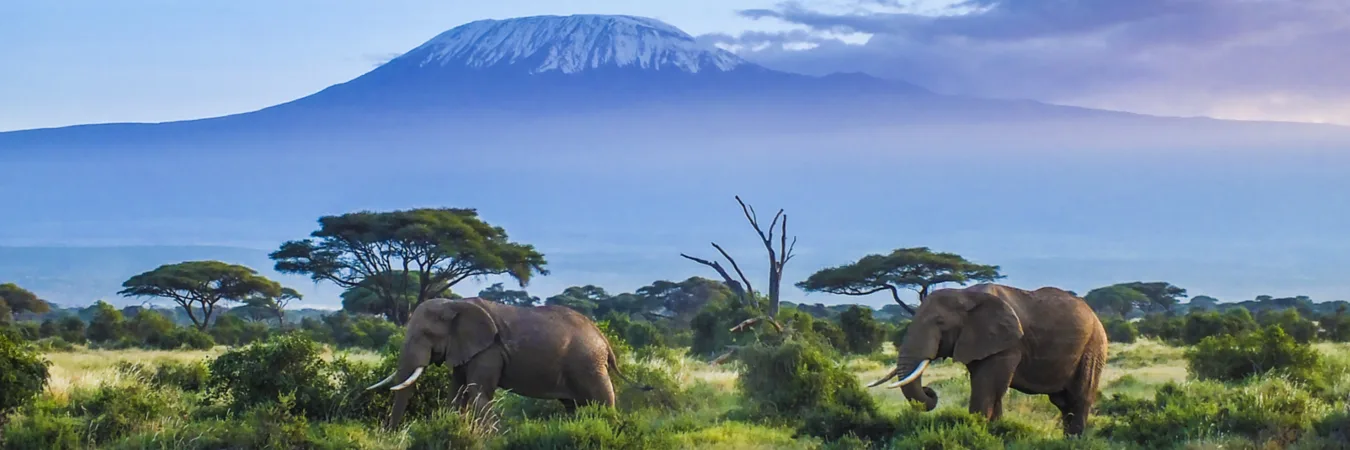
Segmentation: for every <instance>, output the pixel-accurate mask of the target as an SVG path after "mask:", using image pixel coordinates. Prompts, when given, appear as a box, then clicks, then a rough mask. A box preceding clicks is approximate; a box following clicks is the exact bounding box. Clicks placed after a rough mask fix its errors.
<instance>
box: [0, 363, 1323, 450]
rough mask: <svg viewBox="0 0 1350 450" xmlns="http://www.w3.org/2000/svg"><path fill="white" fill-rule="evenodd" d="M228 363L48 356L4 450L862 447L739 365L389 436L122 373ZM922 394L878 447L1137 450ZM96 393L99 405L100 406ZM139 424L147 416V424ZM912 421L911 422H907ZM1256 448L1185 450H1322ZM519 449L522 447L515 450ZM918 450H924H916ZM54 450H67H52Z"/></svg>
mask: <svg viewBox="0 0 1350 450" xmlns="http://www.w3.org/2000/svg"><path fill="white" fill-rule="evenodd" d="M1315 348H1316V349H1317V350H1318V351H1319V352H1321V353H1322V354H1324V355H1325V356H1326V360H1327V362H1328V363H1327V364H1328V366H1330V367H1329V368H1328V370H1329V371H1330V373H1332V374H1333V377H1332V378H1333V379H1332V380H1331V385H1332V390H1333V392H1335V393H1337V394H1336V395H1339V397H1340V400H1335V399H1334V395H1333V396H1332V399H1331V400H1314V404H1315V405H1316V408H1317V409H1316V413H1315V414H1314V416H1315V417H1322V416H1327V417H1330V416H1331V415H1334V414H1335V413H1336V411H1346V410H1347V404H1346V400H1345V399H1346V397H1347V395H1350V344H1328V343H1319V344H1316V345H1315ZM223 351H224V348H222V347H217V348H215V349H212V350H207V351H147V350H89V349H85V348H77V349H76V350H75V351H72V352H52V353H48V354H46V355H45V356H46V358H47V359H49V360H50V361H51V362H52V367H51V374H52V377H51V382H50V383H49V385H48V388H47V391H46V392H45V393H44V394H43V395H42V396H41V397H40V398H39V399H38V401H37V402H36V405H34V406H31V407H27V408H25V409H23V410H21V411H20V412H19V413H18V414H16V415H15V416H14V417H13V418H12V420H11V423H10V425H9V429H8V430H11V431H13V430H17V431H14V432H12V433H10V434H8V435H7V440H8V441H9V442H7V445H8V446H9V448H24V447H23V442H27V441H21V440H24V439H36V438H34V437H33V436H39V435H44V436H57V435H64V434H62V433H66V434H69V435H70V439H68V441H69V443H70V445H71V446H70V447H69V448H166V449H167V448H212V446H213V445H221V446H229V445H245V446H248V445H256V446H265V445H273V446H283V447H285V446H288V445H289V446H300V445H301V444H299V443H301V442H303V443H304V445H303V446H308V447H310V448H359V449H403V448H446V447H445V446H444V445H446V444H444V442H452V441H446V439H449V437H446V436H448V434H447V433H449V431H445V432H442V430H443V429H447V428H455V427H462V429H459V428H455V429H458V430H460V431H459V432H461V434H457V435H456V436H468V437H466V438H464V439H467V441H466V442H475V444H473V445H479V446H483V448H498V447H492V446H493V445H499V444H500V445H504V446H505V448H526V447H528V445H527V444H528V442H525V441H527V440H520V439H512V438H511V435H512V433H526V434H527V435H530V436H533V435H539V436H543V437H541V438H540V439H544V437H547V438H548V439H558V440H557V441H556V442H591V441H594V442H601V441H603V442H610V443H611V444H607V445H613V446H616V447H618V448H629V447H633V446H636V447H634V448H646V447H650V448H681V449H686V448H687V449H824V448H856V447H851V446H850V445H848V442H847V439H846V440H844V441H840V442H835V443H826V442H822V441H821V440H820V439H817V438H813V437H810V436H802V435H799V433H798V432H797V430H795V429H793V428H792V427H790V426H787V425H784V424H773V423H755V422H748V421H739V420H737V419H736V417H737V416H736V412H737V410H738V407H739V400H738V397H737V395H736V391H735V390H736V387H735V386H736V379H737V371H736V365H737V364H739V363H737V362H731V363H727V364H723V365H710V364H708V363H706V362H702V361H696V360H693V359H690V358H686V357H680V358H675V359H673V360H664V361H667V362H663V360H659V359H658V360H643V361H633V360H629V361H625V362H623V363H622V364H624V365H625V366H626V367H632V368H626V369H625V372H627V373H630V374H632V373H634V372H636V371H639V370H641V369H643V367H641V366H646V367H645V368H646V369H656V371H659V372H662V373H665V374H667V375H668V376H670V377H671V379H673V380H674V381H675V384H676V385H678V386H680V387H681V388H682V389H683V393H682V394H680V395H685V396H688V397H691V398H693V399H695V400H696V401H691V402H687V403H686V405H687V406H684V407H681V409H680V410H673V411H672V410H664V411H659V410H651V409H648V410H642V411H636V412H632V411H624V412H621V413H620V414H618V415H614V416H606V415H604V414H600V415H587V416H586V417H580V418H573V417H567V416H565V415H556V414H555V415H547V414H546V415H545V417H541V416H539V415H515V416H511V417H513V418H511V419H503V420H501V421H500V422H497V423H495V424H494V425H493V426H491V427H485V426H482V425H481V423H482V422H475V421H473V420H464V419H461V418H458V417H455V416H454V413H446V414H439V415H437V416H435V417H433V418H430V419H427V422H426V423H420V422H418V421H411V423H408V424H405V425H406V426H405V427H403V428H401V429H399V430H393V431H385V430H381V429H379V428H378V427H377V426H375V424H373V423H365V422H341V423H327V422H314V421H307V420H305V419H304V418H303V417H298V418H297V417H293V416H289V415H287V414H286V413H284V412H279V411H276V410H272V409H268V408H259V409H257V410H253V411H249V412H247V413H245V414H242V415H231V414H227V413H225V412H223V411H222V410H221V408H220V407H218V406H212V405H211V403H210V402H208V401H204V400H205V399H204V398H203V397H202V395H204V394H200V393H189V392H182V391H179V390H177V389H176V388H172V387H156V388H152V389H150V390H146V389H144V388H143V387H136V386H134V385H135V384H136V383H143V382H144V381H142V380H137V379H136V378H135V377H133V376H130V375H127V374H125V373H123V372H120V371H118V370H117V368H116V365H117V364H118V362H119V361H130V362H137V363H141V364H143V365H146V366H150V367H153V366H154V365H156V364H158V363H160V362H177V363H182V362H189V361H197V360H204V359H206V358H211V357H214V356H216V355H219V354H220V353H222V352H223ZM1182 352H1183V349H1180V348H1175V347H1170V346H1167V345H1164V344H1161V343H1158V342H1156V341H1149V340H1140V341H1138V342H1136V343H1133V344H1128V345H1124V344H1112V346H1111V348H1110V358H1109V360H1108V365H1107V367H1106V369H1105V372H1104V374H1103V380H1102V385H1101V386H1102V387H1101V390H1102V393H1103V395H1102V397H1101V398H1102V399H1103V400H1102V401H1103V402H1104V401H1106V399H1110V398H1111V397H1112V396H1114V395H1116V394H1119V395H1121V396H1123V397H1125V398H1128V399H1137V400H1141V401H1151V400H1152V399H1153V396H1154V394H1155V393H1156V392H1159V390H1160V389H1163V386H1165V385H1167V384H1168V383H1180V385H1181V386H1182V387H1183V391H1185V390H1187V389H1191V388H1187V386H1193V387H1194V389H1201V388H1204V389H1209V388H1206V387H1205V386H1214V384H1213V383H1212V382H1206V383H1209V384H1205V383H1201V382H1195V381H1190V380H1188V374H1187V371H1186V361H1185V359H1184V358H1183V357H1182ZM338 354H342V355H345V356H347V358H349V359H352V360H356V361H361V362H367V363H372V364H374V363H378V361H379V359H380V357H379V355H378V354H376V353H373V352H368V351H343V352H333V351H331V350H329V351H327V352H326V353H325V354H324V358H325V359H330V360H331V359H332V358H334V357H335V356H336V355H338ZM894 357H895V350H894V348H893V347H892V346H891V344H889V343H887V344H885V346H884V348H883V351H882V353H881V354H880V355H871V356H860V357H850V358H847V359H845V360H842V361H839V362H840V363H841V364H842V365H843V367H845V368H846V370H848V371H850V372H852V373H853V374H855V375H856V376H857V378H858V380H859V381H860V382H861V383H863V384H866V383H868V382H871V381H872V380H874V379H876V378H878V377H881V376H883V375H884V374H885V373H886V372H888V371H889V370H890V368H891V365H890V363H891V361H893V360H894ZM1277 381H1278V380H1277ZM924 382H925V383H927V384H928V385H929V386H930V387H932V388H933V389H934V390H936V391H937V392H938V395H939V399H940V402H939V406H938V410H937V411H932V412H926V413H919V412H914V411H909V410H907V407H908V406H907V402H906V400H905V398H904V397H903V395H902V394H901V392H900V391H899V390H898V389H885V388H882V387H877V388H871V389H867V392H868V394H870V395H872V396H873V397H874V398H875V399H876V400H877V401H878V403H879V405H880V407H881V410H882V411H883V413H884V414H887V415H890V416H899V417H901V418H902V419H901V420H902V423H912V424H919V423H924V424H927V425H921V426H920V427H919V428H914V429H912V430H910V431H909V432H898V433H897V435H896V436H895V438H897V440H896V441H894V442H891V443H889V444H887V443H882V444H883V445H884V446H886V448H924V446H936V447H928V448H938V447H942V446H946V447H947V448H953V446H956V447H959V446H967V447H969V448H986V447H988V446H991V445H992V446H993V447H989V448H1004V446H1005V443H1006V447H1007V448H1138V447H1137V446H1135V447H1131V446H1129V445H1126V444H1124V443H1122V442H1118V441H1112V440H1110V438H1109V437H1108V436H1105V435H1104V434H1103V432H1102V429H1103V428H1105V427H1106V426H1107V425H1108V424H1111V423H1114V421H1118V420H1121V419H1119V416H1115V418H1113V417H1108V416H1105V415H1102V414H1097V415H1095V416H1093V417H1092V419H1091V421H1090V423H1089V430H1088V437H1087V438H1086V439H1084V440H1081V441H1077V442H1078V443H1077V444H1073V443H1072V442H1070V441H1064V440H1063V439H1062V438H1061V436H1060V431H1059V428H1058V410H1057V409H1056V408H1055V407H1054V406H1053V405H1051V404H1050V402H1049V400H1047V399H1046V398H1045V396H1041V395H1034V396H1033V395H1024V394H1021V393H1019V392H1016V391H1010V393H1009V395H1008V397H1007V398H1006V399H1005V400H1004V418H1005V419H1004V420H1001V421H1000V422H997V423H994V424H989V425H988V427H989V428H988V430H989V431H987V432H986V431H983V430H982V429H980V431H978V432H977V433H976V432H972V431H969V430H971V429H977V428H979V427H983V425H971V424H973V423H977V422H978V421H975V422H970V421H971V420H974V419H970V418H969V417H973V416H968V415H966V414H965V410H966V402H967V399H968V398H969V390H970V389H969V382H968V380H967V375H966V370H965V367H964V366H962V365H960V364H957V363H953V362H951V361H941V362H936V363H934V364H933V365H932V366H931V367H930V368H929V369H928V371H927V372H925V374H924ZM618 383H622V382H621V381H619V382H618ZM1263 383H1265V382H1263ZM1268 384H1269V383H1266V384H1255V385H1251V386H1250V387H1240V386H1235V387H1232V388H1231V389H1232V390H1234V392H1238V391H1242V392H1248V393H1250V396H1249V397H1250V399H1251V400H1248V401H1252V402H1257V403H1256V404H1257V405H1264V404H1265V403H1263V402H1277V400H1283V398H1270V396H1271V395H1276V394H1270V393H1269V392H1283V391H1279V390H1278V389H1276V388H1278V387H1279V386H1276V387H1262V386H1267V385H1268ZM100 389H102V390H104V391H105V392H104V393H103V394H100ZM110 389H111V390H116V389H125V390H127V392H140V393H143V394H144V396H145V398H144V399H136V398H130V399H123V398H118V397H117V395H114V394H108V393H107V392H106V391H107V390H110ZM137 389H139V390H137ZM1270 389H1276V390H1274V391H1271V390H1270ZM1280 389H1287V388H1280ZM1244 390H1245V391H1244ZM100 395H101V397H100ZM108 395H112V397H108ZM514 397H515V396H513V395H512V394H503V393H499V394H498V399H499V401H498V402H497V405H498V408H506V407H511V408H521V407H527V406H528V405H534V407H539V406H540V405H543V406H545V407H547V406H549V405H547V404H546V403H530V402H529V401H528V400H527V399H519V398H514ZM99 399H102V400H99ZM91 402H92V403H91ZM1242 404H1245V403H1242ZM1272 404H1274V403H1272ZM88 405H105V406H99V407H102V408H112V409H111V410H114V411H130V412H131V413H129V414H132V415H131V416H129V417H126V418H122V417H111V418H102V420H94V419H99V418H97V417H85V416H80V415H79V413H78V411H93V409H89V408H90V406H88ZM107 405H111V406H107ZM503 405H508V406H503ZM510 405H516V406H510ZM522 405H524V406H522ZM1099 406H1101V403H1100V402H1099ZM80 408H85V409H80ZM546 409H547V408H546ZM146 411H149V413H147V412H146ZM108 414H113V413H108ZM136 414H141V415H145V414H149V415H150V416H149V417H141V416H137V415H136ZM915 414H918V416H915ZM1308 414H1313V413H1308ZM524 417H530V418H529V419H524ZM905 417H927V418H930V419H931V420H929V419H925V420H929V421H928V422H916V421H913V420H911V419H904V418H905ZM1291 417H1293V416H1291ZM1297 417H1303V416H1297ZM906 420H909V421H908V422H905V421H906ZM915 420H917V419H915ZM1140 420H1143V419H1140ZM1150 420H1163V419H1156V418H1155V419H1150ZM1298 420H1305V419H1298ZM1315 420H1320V419H1315ZM1328 420H1331V419H1328ZM87 423H112V424H115V425H116V428H115V429H112V430H113V431H108V430H102V431H100V430H91V429H90V428H89V426H88V425H87ZM1319 423H1320V422H1319ZM472 424H480V425H472ZM916 426H918V425H916ZM1317 426H1321V427H1322V428H1323V429H1331V428H1334V424H1333V423H1331V422H1328V424H1320V425H1318V424H1309V425H1308V426H1307V427H1306V428H1307V429H1316V427H1317ZM968 427H976V428H968ZM1328 427H1331V428H1328ZM644 433H645V434H644ZM971 433H975V434H971ZM985 433H988V434H985ZM991 435H994V436H1001V437H998V438H993V440H992V441H991V440H990V439H991V438H990V437H989V436H991ZM597 436H598V437H597ZM643 436H646V437H643ZM595 439H600V440H599V441H595ZM16 440H19V441H16ZM588 440H591V441H588ZM95 441H98V442H95ZM994 441H999V442H1000V443H991V442H994ZM1259 441H1260V439H1253V438H1248V437H1243V436H1238V435H1234V434H1232V433H1228V434H1222V433H1221V434H1217V435H1212V436H1205V437H1202V438H1196V439H1192V440H1191V441H1188V442H1186V443H1184V445H1182V446H1181V447H1180V448H1188V449H1210V448H1213V449H1218V448H1319V447H1316V446H1315V445H1313V444H1307V443H1303V444H1299V445H1300V446H1301V447H1300V446H1295V447H1288V446H1282V445H1275V444H1272V443H1271V442H1273V441H1269V440H1267V441H1265V442H1259ZM42 442H51V441H50V440H47V441H42ZM541 442H542V441H541ZM550 442H553V441H550ZM269 443H270V444H269ZM503 443H506V444H503ZM507 444H509V445H507ZM855 444H856V442H855ZM522 445H525V446H526V447H521V446H522ZM915 445H918V446H919V447H913V446H915ZM1272 445H1275V446H1272ZM625 446H628V447H625ZM52 448H66V447H62V446H59V445H55V446H53V447H52Z"/></svg>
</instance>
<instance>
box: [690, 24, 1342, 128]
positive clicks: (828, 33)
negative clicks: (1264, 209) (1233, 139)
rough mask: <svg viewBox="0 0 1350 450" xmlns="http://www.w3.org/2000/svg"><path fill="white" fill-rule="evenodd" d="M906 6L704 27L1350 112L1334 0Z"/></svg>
mask: <svg viewBox="0 0 1350 450" xmlns="http://www.w3.org/2000/svg"><path fill="white" fill-rule="evenodd" d="M914 10H915V4H914V3H912V2H904V1H895V0H852V3H850V4H849V5H848V8H846V11H844V12H834V11H830V12H826V11H824V10H822V9H821V6H811V5H807V4H803V3H800V2H786V3H781V4H779V5H778V6H777V7H775V8H771V9H754V10H742V11H739V14H740V15H741V16H743V17H748V18H753V19H760V20H776V21H781V22H786V23H789V24H792V25H794V26H795V27H796V29H794V30H792V31H788V32H780V33H769V32H753V33H744V34H740V35H735V36H732V35H710V36H705V37H703V38H704V39H705V40H708V41H710V42H715V43H718V44H720V45H722V46H724V47H726V48H731V49H734V50H733V51H736V52H738V53H740V54H741V55H743V56H745V57H747V58H749V59H751V60H755V61H758V62H761V63H763V64H765V65H767V66H770V67H774V68H779V69H785V70H791V71H796V72H803V73H813V74H822V73H827V72H835V71H863V72H868V73H872V74H874V75H878V76H883V77H889V78H897V79H903V80H906V81H910V82H914V83H917V84H920V85H924V86H927V87H929V88H932V89H934V90H937V91H940V92H948V93H959V94H969V95H981V96H993V97H1016V98H1035V99H1039V100H1045V101H1051V102H1058V103H1067V104H1076V105H1082V106H1091V107H1106V108H1114V109H1126V110H1132V111H1138V112H1145V113H1157V114H1178V115H1211V116H1217V117H1232V118H1249V119H1283V120H1309V121H1330V122H1338V123H1346V124H1350V108H1347V107H1346V106H1344V105H1346V104H1350V77H1347V76H1346V75H1347V74H1350V46H1347V45H1345V44H1344V43H1345V42H1350V2H1346V1H1344V0H1130V1H1122V0H959V1H957V2H956V3H950V4H948V5H947V6H946V7H944V8H938V9H935V10H929V11H925V12H922V13H919V12H914ZM840 36H855V37H856V36H862V37H865V38H866V40H865V44H862V45H850V44H846V43H844V42H843V41H841V40H840V39H839V37H840ZM801 43H809V44H811V45H809V46H803V45H795V44H801ZM785 46H786V48H785ZM804 47H809V49H808V50H796V49H799V48H804Z"/></svg>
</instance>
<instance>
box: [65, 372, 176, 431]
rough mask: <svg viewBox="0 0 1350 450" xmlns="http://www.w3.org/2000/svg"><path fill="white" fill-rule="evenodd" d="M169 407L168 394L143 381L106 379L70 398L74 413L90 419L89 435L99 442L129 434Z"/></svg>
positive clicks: (73, 394)
mask: <svg viewBox="0 0 1350 450" xmlns="http://www.w3.org/2000/svg"><path fill="white" fill-rule="evenodd" d="M167 409H168V400H167V399H165V397H164V395H163V394H162V393H161V392H159V391H156V390H153V389H150V388H149V387H147V386H146V385H144V384H141V383H126V384H109V383H106V382H105V383H103V384H101V385H99V386H98V387H97V388H95V389H92V390H76V391H75V392H73V393H72V394H71V399H70V411H71V413H72V415H75V416H83V417H85V418H86V420H88V422H87V423H86V427H87V432H86V437H87V438H88V439H89V440H92V441H93V442H95V443H106V442H109V441H112V440H114V439H117V438H120V437H123V436H126V435H127V434H130V433H132V432H133V431H136V430H137V429H138V428H140V427H143V426H145V425H146V423H147V422H148V421H149V420H151V418H154V417H158V416H160V415H161V414H163V413H164V412H165V411H166V410H167Z"/></svg>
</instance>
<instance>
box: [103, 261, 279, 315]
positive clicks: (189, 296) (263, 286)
mask: <svg viewBox="0 0 1350 450" xmlns="http://www.w3.org/2000/svg"><path fill="white" fill-rule="evenodd" d="M122 288H123V289H122V290H121V291H118V292H117V293H118V294H119V295H122V296H124V297H160V298H167V299H170V300H173V302H174V303H177V304H178V306H180V307H182V308H183V311H185V312H187V315H188V319H191V320H192V324H193V325H195V326H196V327H197V329H198V330H202V331H206V329H207V327H210V326H211V318H212V317H213V316H214V315H215V313H216V306H217V305H218V304H221V303H228V302H243V301H245V300H248V299H251V298H256V297H266V296H271V297H277V296H280V295H281V291H282V289H283V288H282V287H281V284H280V283H277V282H275V281H272V280H269V279H267V277H264V276H262V275H258V272H256V271H254V270H253V269H250V268H248V267H245V266H241V265H238V264H229V263H224V262H220V261H187V262H181V263H178V264H166V265H163V266H159V267H158V268H156V269H155V270H151V271H149V272H145V273H142V274H140V275H136V276H134V277H131V278H130V279H128V280H127V281H126V282H124V283H122ZM194 308H196V309H197V310H199V311H200V314H198V311H194Z"/></svg>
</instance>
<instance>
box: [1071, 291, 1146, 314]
mask: <svg viewBox="0 0 1350 450" xmlns="http://www.w3.org/2000/svg"><path fill="white" fill-rule="evenodd" d="M1083 300H1085V301H1087V304H1088V305H1089V306H1091V307H1092V309H1093V310H1094V311H1097V312H1098V313H1101V312H1114V313H1116V314H1118V315H1120V317H1121V318H1125V317H1126V316H1128V315H1129V314H1130V312H1132V311H1134V308H1135V307H1140V306H1146V305H1148V304H1149V303H1150V300H1149V298H1148V296H1146V295H1144V293H1142V292H1139V291H1136V290H1134V289H1131V288H1129V287H1127V286H1124V285H1120V284H1117V285H1113V286H1107V287H1102V288H1097V289H1093V290H1091V291H1088V293H1087V296H1084V297H1083Z"/></svg>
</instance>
